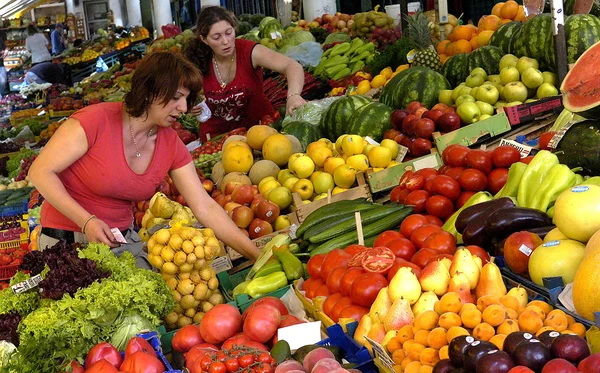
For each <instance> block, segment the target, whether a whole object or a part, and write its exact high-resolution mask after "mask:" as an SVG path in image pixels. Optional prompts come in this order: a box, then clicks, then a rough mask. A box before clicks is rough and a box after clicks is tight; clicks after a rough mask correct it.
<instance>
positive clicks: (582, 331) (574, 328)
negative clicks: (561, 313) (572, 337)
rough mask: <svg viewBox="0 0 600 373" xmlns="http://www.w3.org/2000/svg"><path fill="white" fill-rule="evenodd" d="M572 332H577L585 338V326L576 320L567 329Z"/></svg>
mask: <svg viewBox="0 0 600 373" xmlns="http://www.w3.org/2000/svg"><path fill="white" fill-rule="evenodd" d="M567 330H570V331H572V332H573V333H575V334H577V335H578V336H580V337H581V338H585V326H584V325H583V324H582V323H579V322H576V323H573V324H571V325H569V329H567Z"/></svg>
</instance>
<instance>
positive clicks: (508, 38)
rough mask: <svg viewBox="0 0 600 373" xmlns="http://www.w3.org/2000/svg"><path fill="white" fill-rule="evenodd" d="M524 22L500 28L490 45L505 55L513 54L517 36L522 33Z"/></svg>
mask: <svg viewBox="0 0 600 373" xmlns="http://www.w3.org/2000/svg"><path fill="white" fill-rule="evenodd" d="M522 27H523V23H522V22H509V23H506V24H504V25H502V26H500V27H499V28H498V30H496V31H495V32H494V33H493V34H492V38H491V39H490V45H492V46H494V47H498V48H500V49H502V52H504V53H505V54H508V53H511V54H512V53H513V46H514V41H515V39H516V38H515V36H516V35H517V34H518V33H519V32H520V31H521V28H522Z"/></svg>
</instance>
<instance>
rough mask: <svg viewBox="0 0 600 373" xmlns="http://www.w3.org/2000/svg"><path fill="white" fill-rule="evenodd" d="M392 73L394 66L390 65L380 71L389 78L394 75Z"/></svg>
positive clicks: (380, 73)
mask: <svg viewBox="0 0 600 373" xmlns="http://www.w3.org/2000/svg"><path fill="white" fill-rule="evenodd" d="M392 73H393V71H392V68H391V67H389V66H388V67H386V68H385V69H383V70H381V71H380V72H379V75H383V76H385V78H386V79H389V78H391V77H392Z"/></svg>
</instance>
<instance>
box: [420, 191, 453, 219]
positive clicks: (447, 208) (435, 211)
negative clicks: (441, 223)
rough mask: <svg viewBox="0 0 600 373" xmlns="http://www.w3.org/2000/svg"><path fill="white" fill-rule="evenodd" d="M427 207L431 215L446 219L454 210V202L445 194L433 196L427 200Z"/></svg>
mask: <svg viewBox="0 0 600 373" xmlns="http://www.w3.org/2000/svg"><path fill="white" fill-rule="evenodd" d="M425 208H426V209H427V212H428V213H429V214H430V215H433V216H437V217H438V218H440V219H446V218H447V217H448V216H450V215H452V213H453V212H454V203H452V201H451V200H450V198H448V197H445V196H431V197H429V198H428V199H427V202H425Z"/></svg>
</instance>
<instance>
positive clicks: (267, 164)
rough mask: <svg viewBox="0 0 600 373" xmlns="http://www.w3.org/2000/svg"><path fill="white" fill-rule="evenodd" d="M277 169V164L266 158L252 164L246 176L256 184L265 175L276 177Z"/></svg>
mask: <svg viewBox="0 0 600 373" xmlns="http://www.w3.org/2000/svg"><path fill="white" fill-rule="evenodd" d="M279 171H280V169H279V166H277V165H276V164H275V162H273V161H269V160H268V159H262V160H260V161H258V162H256V163H254V165H252V168H251V169H250V172H248V176H249V177H250V180H251V181H252V184H253V185H258V183H260V181H261V180H262V179H264V178H266V177H269V176H273V177H277V174H278V173H279Z"/></svg>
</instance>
